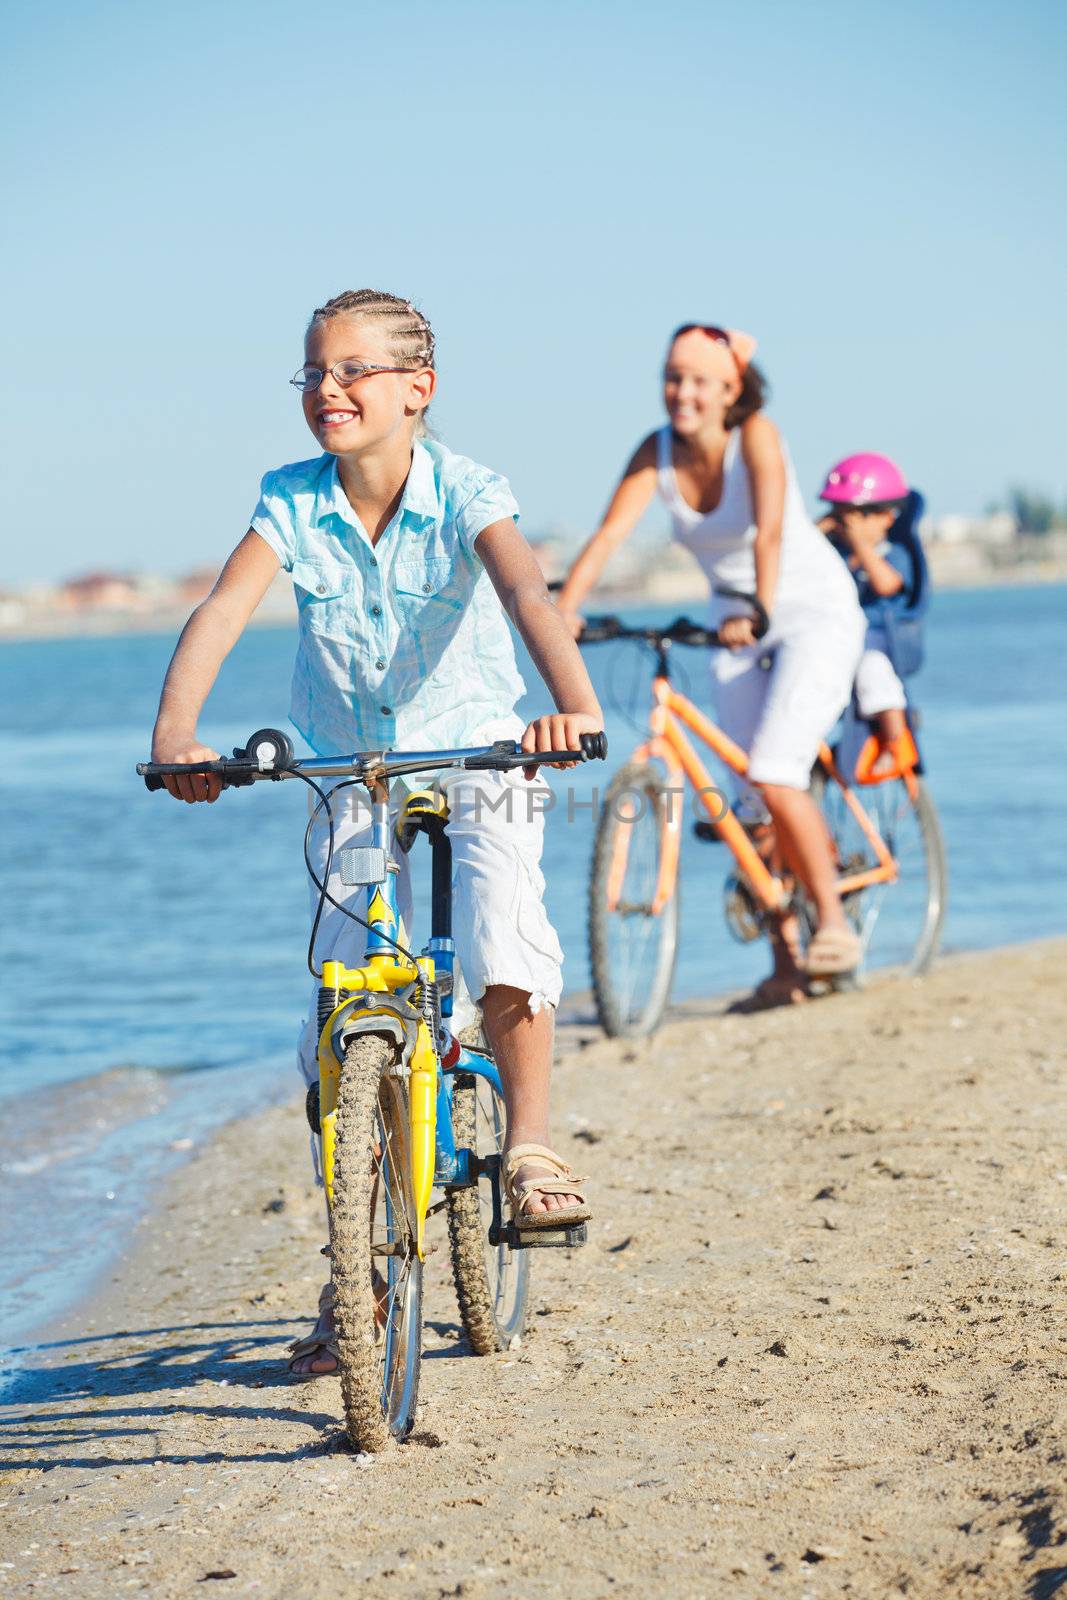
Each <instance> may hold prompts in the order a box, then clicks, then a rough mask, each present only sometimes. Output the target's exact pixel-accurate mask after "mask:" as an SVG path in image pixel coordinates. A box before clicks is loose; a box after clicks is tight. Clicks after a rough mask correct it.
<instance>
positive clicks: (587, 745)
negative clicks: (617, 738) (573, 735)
mask: <svg viewBox="0 0 1067 1600" xmlns="http://www.w3.org/2000/svg"><path fill="white" fill-rule="evenodd" d="M579 743H580V744H581V747H582V755H583V756H584V757H585V759H586V761H604V760H605V759H606V758H607V753H608V736H607V734H606V733H583V734H582V735H581V738H580V740H579Z"/></svg>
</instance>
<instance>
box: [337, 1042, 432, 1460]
mask: <svg viewBox="0 0 1067 1600" xmlns="http://www.w3.org/2000/svg"><path fill="white" fill-rule="evenodd" d="M409 1129H410V1124H409V1118H408V1084H407V1077H406V1075H405V1074H404V1072H403V1070H402V1067H401V1065H400V1061H399V1053H398V1050H397V1047H396V1044H395V1043H394V1042H393V1040H392V1039H389V1038H386V1037H384V1036H382V1035H380V1034H371V1033H364V1034H360V1035H358V1037H357V1038H356V1039H354V1040H353V1041H352V1043H351V1044H350V1045H349V1047H348V1050H347V1051H346V1053H345V1059H344V1066H343V1068H342V1070H341V1082H340V1086H339V1088H338V1094H337V1113H336V1123H335V1133H334V1139H335V1144H334V1177H333V1204H332V1206H331V1209H330V1246H331V1260H332V1266H333V1284H334V1309H335V1313H336V1318H337V1347H338V1352H339V1356H340V1378H341V1396H342V1399H343V1401H344V1410H345V1423H346V1426H347V1429H348V1435H349V1438H350V1439H351V1441H352V1444H353V1445H354V1447H355V1448H356V1449H357V1450H375V1451H376V1450H384V1449H385V1448H386V1447H387V1446H388V1444H389V1443H390V1441H391V1440H393V1439H403V1438H405V1437H406V1436H407V1434H409V1433H410V1432H411V1429H412V1427H413V1426H414V1423H415V1406H416V1403H417V1400H418V1393H419V1366H420V1360H421V1355H422V1262H421V1261H420V1260H419V1257H418V1252H417V1250H416V1247H415V1239H416V1212H415V1204H414V1199H413V1194H412V1186H411V1142H410V1131H409Z"/></svg>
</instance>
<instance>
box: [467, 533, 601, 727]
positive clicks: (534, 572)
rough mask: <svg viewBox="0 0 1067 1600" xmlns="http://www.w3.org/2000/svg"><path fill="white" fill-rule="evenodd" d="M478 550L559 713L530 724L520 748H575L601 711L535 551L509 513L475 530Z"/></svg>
mask: <svg viewBox="0 0 1067 1600" xmlns="http://www.w3.org/2000/svg"><path fill="white" fill-rule="evenodd" d="M477 550H478V555H479V556H480V557H481V560H482V562H483V564H484V566H485V570H486V571H487V572H488V574H489V577H490V579H491V580H492V584H493V587H494V589H495V590H496V592H497V594H498V595H499V596H500V603H501V605H502V606H503V607H504V609H505V611H506V612H507V614H508V616H509V617H510V618H511V620H512V622H513V623H514V624H515V626H516V628H517V629H518V631H519V633H520V634H521V635H522V639H523V642H524V643H525V645H526V648H527V649H528V650H529V652H530V655H531V656H532V657H533V662H534V666H535V667H536V668H537V670H538V672H539V673H540V674H541V677H542V678H543V679H544V682H545V684H546V685H547V687H548V691H549V693H550V694H551V696H552V699H553V700H554V701H555V704H556V708H557V715H555V716H547V717H538V718H536V719H535V720H534V721H533V722H531V723H530V725H529V726H528V727H527V729H526V732H525V734H524V735H523V740H522V747H523V749H524V750H577V749H578V745H579V735H580V734H583V733H599V732H600V731H601V729H602V728H603V726H604V715H603V712H602V711H601V709H600V702H599V701H598V699H597V697H596V692H595V690H594V689H593V685H592V684H591V683H590V681H589V674H588V672H587V671H586V669H585V662H584V661H583V660H582V656H581V652H580V650H579V649H578V646H577V645H576V644H575V642H574V639H573V637H572V634H571V631H570V629H569V628H568V626H567V624H566V622H565V621H564V619H563V617H562V616H561V615H560V613H559V609H558V607H557V606H555V605H554V604H553V603H552V599H551V597H550V595H549V593H548V590H547V589H546V587H545V580H544V577H543V576H542V573H541V569H540V567H539V566H538V565H537V560H536V558H535V556H534V553H533V551H532V550H531V549H530V546H529V545H528V544H527V543H526V540H525V539H524V538H523V536H522V534H521V533H520V532H519V530H518V528H517V527H516V526H515V524H514V522H512V521H511V520H510V518H509V519H506V520H503V521H501V522H494V523H492V524H491V525H490V526H489V527H488V528H484V529H483V530H482V532H481V533H480V534H479V535H478V539H477Z"/></svg>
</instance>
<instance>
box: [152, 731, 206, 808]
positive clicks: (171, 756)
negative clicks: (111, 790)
mask: <svg viewBox="0 0 1067 1600" xmlns="http://www.w3.org/2000/svg"><path fill="white" fill-rule="evenodd" d="M218 759H219V753H218V751H217V750H212V748H211V746H210V745H206V744H201V743H200V741H199V739H198V738H197V737H196V734H195V733H192V734H187V735H180V736H175V735H168V734H160V733H157V734H156V735H155V737H154V738H153V740H152V760H153V761H161V762H165V763H168V764H173V763H176V762H179V761H188V762H189V763H190V764H193V763H196V762H200V761H217V760H218ZM163 785H164V787H165V788H166V790H167V793H168V794H172V795H173V796H174V798H175V800H185V801H186V802H187V803H188V804H189V805H195V804H196V802H197V801H198V800H206V801H207V802H208V803H209V804H211V802H212V801H215V800H217V799H218V797H219V795H220V794H221V793H222V779H221V778H220V777H219V775H218V773H217V772H190V774H189V776H188V777H185V776H184V775H178V774H176V773H175V774H173V775H172V776H170V777H166V778H164V779H163Z"/></svg>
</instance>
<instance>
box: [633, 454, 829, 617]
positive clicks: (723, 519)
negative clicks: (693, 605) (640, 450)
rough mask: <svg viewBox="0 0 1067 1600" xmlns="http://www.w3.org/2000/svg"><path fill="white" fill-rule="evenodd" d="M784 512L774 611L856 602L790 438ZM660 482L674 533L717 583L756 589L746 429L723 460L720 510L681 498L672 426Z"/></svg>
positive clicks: (660, 460)
mask: <svg viewBox="0 0 1067 1600" xmlns="http://www.w3.org/2000/svg"><path fill="white" fill-rule="evenodd" d="M782 454H783V456H784V457H785V510H784V513H783V516H782V552H781V559H780V563H779V572H778V590H777V594H776V596H775V607H774V608H775V611H776V612H777V611H778V610H779V608H780V607H781V606H782V605H783V604H792V603H794V602H798V601H799V602H800V603H801V604H805V605H806V604H808V603H810V602H811V601H820V600H821V602H822V603H823V604H826V603H827V602H829V603H830V604H831V605H833V606H837V605H845V606H849V605H850V604H851V605H854V604H855V584H854V583H853V581H852V577H851V575H850V573H849V571H848V569H847V568H846V566H845V563H844V562H843V561H842V560H841V558H840V556H839V555H838V554H837V552H836V551H835V550H834V549H833V547H832V546H831V544H830V542H829V540H828V539H826V538H824V537H823V535H822V534H821V533H820V532H819V530H818V528H817V527H816V526H815V524H814V523H813V522H812V520H811V518H810V517H809V516H808V513H807V511H806V510H805V508H804V501H803V499H802V498H801V494H800V488H799V486H798V484H797V479H796V473H795V472H794V471H793V463H792V461H791V460H790V459H789V451H788V450H787V448H786V446H785V444H784V442H783V444H782ZM656 469H657V470H656V484H657V488H658V489H659V493H660V495H661V496H662V498H663V500H664V501H665V502H666V504H667V507H668V509H669V510H670V513H671V522H672V525H673V534H674V538H675V539H676V540H677V542H678V543H679V544H681V545H684V546H685V548H686V549H687V550H688V551H690V552H691V554H692V555H693V556H695V557H696V560H697V561H698V562H699V564H700V566H701V568H702V569H703V571H704V573H705V574H706V576H707V578H708V581H709V583H710V584H711V586H712V588H713V589H723V588H725V589H740V590H742V591H743V592H744V593H746V594H752V593H753V592H754V590H755V587H756V558H755V543H756V523H755V518H754V515H753V510H752V487H751V484H750V483H749V477H748V469H747V468H746V466H745V462H744V458H743V456H742V454H741V430H740V428H731V430H730V437H729V438H728V440H727V442H726V454H725V456H724V458H723V465H722V495H721V498H720V500H719V503H718V505H717V506H716V507H715V509H714V510H713V511H708V512H701V511H695V510H694V509H693V507H692V506H691V505H689V504H687V502H686V501H685V500H684V499H683V498H682V493H681V490H680V489H679V487H678V478H677V475H676V473H675V470H674V460H673V456H672V453H671V430H670V428H669V427H666V428H661V429H660V431H659V433H658V434H657V435H656Z"/></svg>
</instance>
